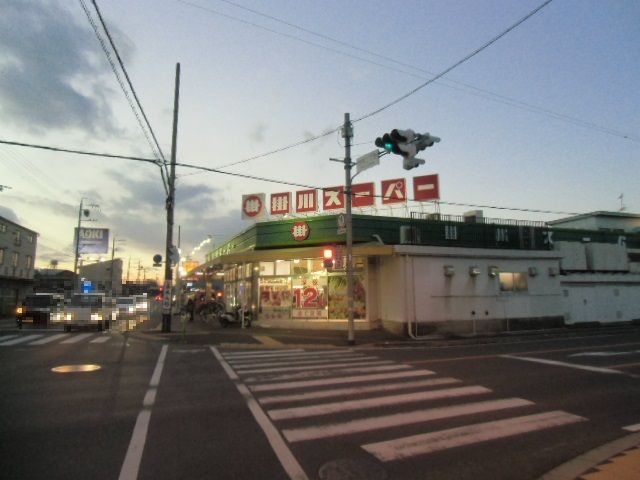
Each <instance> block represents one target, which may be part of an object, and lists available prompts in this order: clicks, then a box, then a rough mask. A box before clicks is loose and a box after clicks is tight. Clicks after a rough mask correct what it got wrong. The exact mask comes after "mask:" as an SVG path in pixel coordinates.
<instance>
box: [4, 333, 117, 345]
mask: <svg viewBox="0 0 640 480" xmlns="http://www.w3.org/2000/svg"><path fill="white" fill-rule="evenodd" d="M113 338H115V336H114V334H112V333H110V332H99V333H93V332H92V333H44V332H43V333H32V334H26V335H24V334H23V335H17V334H13V335H3V336H0V348H2V347H13V346H28V347H41V346H43V345H54V344H61V345H70V344H80V343H91V344H99V343H106V342H109V341H110V340H112V339H113Z"/></svg>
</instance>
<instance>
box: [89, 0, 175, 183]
mask: <svg viewBox="0 0 640 480" xmlns="http://www.w3.org/2000/svg"><path fill="white" fill-rule="evenodd" d="M91 2H92V3H93V7H94V8H95V10H96V13H97V14H98V19H99V20H100V24H101V25H102V28H103V29H104V32H105V33H106V35H107V39H108V40H109V44H110V45H111V48H112V49H113V52H114V53H115V54H116V59H117V60H118V64H119V65H120V68H121V69H122V73H124V77H125V79H126V80H127V84H128V85H129V88H130V89H131V93H132V94H133V98H134V99H135V101H136V105H138V108H139V109H140V113H141V114H142V117H143V118H144V121H145V123H146V125H147V128H148V129H149V133H151V137H152V138H153V141H154V143H155V146H156V148H157V151H158V153H159V154H160V158H162V161H163V162H164V164H165V173H166V175H167V177H168V176H169V172H168V171H167V170H166V168H167V167H166V162H167V160H166V158H165V156H164V153H163V152H162V148H161V147H160V144H159V143H158V139H157V138H156V134H155V133H154V131H153V128H151V124H150V123H149V119H148V118H147V114H146V113H145V112H144V108H142V104H141V103H140V99H139V98H138V95H137V93H136V89H135V88H133V84H132V83H131V79H130V78H129V73H128V72H127V69H126V68H125V66H124V62H123V61H122V58H121V57H120V52H118V49H117V48H116V45H115V43H114V41H113V38H112V37H111V33H110V32H109V29H108V28H107V24H106V23H105V21H104V19H103V18H102V13H101V12H100V8H98V4H97V2H96V0H91ZM163 181H164V177H163Z"/></svg>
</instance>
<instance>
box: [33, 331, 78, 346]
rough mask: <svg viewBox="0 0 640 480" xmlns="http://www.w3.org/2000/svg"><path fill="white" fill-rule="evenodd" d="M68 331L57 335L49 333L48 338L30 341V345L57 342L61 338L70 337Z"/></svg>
mask: <svg viewBox="0 0 640 480" xmlns="http://www.w3.org/2000/svg"><path fill="white" fill-rule="evenodd" d="M68 336H69V335H68V334H67V333H58V334H56V335H49V336H48V337H46V338H41V339H40V340H36V341H35V342H30V343H29V344H28V345H45V344H47V343H51V342H55V341H56V340H60V339H61V338H64V337H68Z"/></svg>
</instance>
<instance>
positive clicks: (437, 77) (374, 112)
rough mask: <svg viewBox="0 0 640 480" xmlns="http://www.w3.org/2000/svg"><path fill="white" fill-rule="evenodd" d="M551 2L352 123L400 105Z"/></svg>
mask: <svg viewBox="0 0 640 480" xmlns="http://www.w3.org/2000/svg"><path fill="white" fill-rule="evenodd" d="M552 1H553V0H546V1H545V2H543V3H542V4H541V5H539V6H537V7H536V8H534V9H533V10H532V11H530V12H529V13H527V14H526V15H525V16H524V17H522V18H521V19H520V20H518V21H517V22H515V23H514V24H513V25H511V26H510V27H508V28H507V29H506V30H503V31H502V32H500V33H499V34H498V35H496V36H495V37H493V38H492V39H491V40H489V41H488V42H486V43H484V44H483V45H482V46H480V47H478V48H476V49H475V50H474V51H473V52H471V53H469V54H468V55H466V56H464V57H463V58H462V59H460V60H458V61H457V62H455V63H454V64H453V65H451V66H450V67H448V68H445V69H444V70H443V71H442V72H440V73H439V74H437V75H436V76H434V77H432V78H431V79H429V80H427V81H426V82H424V83H423V84H421V85H418V86H417V87H416V88H414V89H413V90H411V91H410V92H408V93H405V94H404V95H402V96H400V97H398V98H396V99H395V100H393V101H392V102H389V103H387V104H386V105H384V106H382V107H380V108H378V109H376V110H374V111H372V112H370V113H367V114H366V115H363V116H362V117H360V118H356V119H355V120H353V123H357V122H359V121H361V120H364V119H366V118H370V117H373V116H374V115H377V114H378V113H380V112H383V111H385V110H386V109H387V108H390V107H392V106H394V105H396V104H398V103H400V102H401V101H403V100H405V99H407V98H409V97H410V96H412V95H414V94H415V93H417V92H419V91H420V90H422V89H423V88H424V87H426V86H427V85H429V84H431V83H433V82H435V81H436V80H438V79H439V78H442V77H444V76H445V75H446V74H447V73H449V72H450V71H452V70H454V69H455V68H457V67H459V66H460V65H462V64H463V63H465V62H467V61H469V60H471V59H472V58H473V57H475V56H476V55H477V54H479V53H480V52H482V51H483V50H485V49H487V48H488V47H490V46H491V45H493V44H494V43H496V42H497V41H498V40H500V39H501V38H502V37H504V36H505V35H507V34H508V33H509V32H511V31H512V30H514V29H515V28H517V27H518V26H520V25H522V24H523V23H524V22H526V21H527V20H528V19H530V18H531V17H533V16H534V15H535V14H536V13H538V12H539V11H540V10H542V9H543V8H544V7H546V6H547V5H549V4H550V3H551V2H552Z"/></svg>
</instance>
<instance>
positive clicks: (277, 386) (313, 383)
mask: <svg viewBox="0 0 640 480" xmlns="http://www.w3.org/2000/svg"><path fill="white" fill-rule="evenodd" d="M434 374H435V373H434V372H432V371H431V370H408V371H404V372H392V373H372V374H369V375H354V376H350V377H334V378H321V379H318V380H299V381H296V382H278V383H265V384H260V385H253V386H251V387H250V388H251V390H252V391H253V392H272V391H274V390H293V389H296V388H307V387H318V386H325V385H341V384H345V383H359V382H373V381H378V380H394V379H399V378H411V377H425V376H428V375H434Z"/></svg>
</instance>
